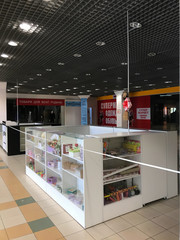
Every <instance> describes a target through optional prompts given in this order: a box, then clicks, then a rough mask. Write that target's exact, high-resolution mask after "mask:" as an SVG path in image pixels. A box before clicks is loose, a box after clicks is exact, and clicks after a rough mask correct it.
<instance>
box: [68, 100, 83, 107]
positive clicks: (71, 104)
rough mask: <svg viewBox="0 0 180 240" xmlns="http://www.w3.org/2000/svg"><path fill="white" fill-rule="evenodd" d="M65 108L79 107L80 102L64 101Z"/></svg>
mask: <svg viewBox="0 0 180 240" xmlns="http://www.w3.org/2000/svg"><path fill="white" fill-rule="evenodd" d="M66 107H81V102H80V101H78V102H77V101H66Z"/></svg>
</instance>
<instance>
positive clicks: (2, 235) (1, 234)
mask: <svg viewBox="0 0 180 240" xmlns="http://www.w3.org/2000/svg"><path fill="white" fill-rule="evenodd" d="M0 239H1V240H8V236H7V233H6V231H5V230H0Z"/></svg>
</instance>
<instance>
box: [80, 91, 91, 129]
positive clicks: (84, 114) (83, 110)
mask: <svg viewBox="0 0 180 240" xmlns="http://www.w3.org/2000/svg"><path fill="white" fill-rule="evenodd" d="M78 97H79V98H80V99H81V125H88V104H87V99H88V98H89V95H80V96H78Z"/></svg>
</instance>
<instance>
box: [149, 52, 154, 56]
mask: <svg viewBox="0 0 180 240" xmlns="http://www.w3.org/2000/svg"><path fill="white" fill-rule="evenodd" d="M148 56H149V57H154V56H156V53H155V52H150V53H148Z"/></svg>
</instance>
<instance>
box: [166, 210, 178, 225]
mask: <svg viewBox="0 0 180 240" xmlns="http://www.w3.org/2000/svg"><path fill="white" fill-rule="evenodd" d="M179 214H180V212H179V210H178V209H175V210H173V211H170V212H168V213H165V215H166V216H168V217H171V218H173V219H175V220H177V221H178V222H179V221H180V217H179Z"/></svg>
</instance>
